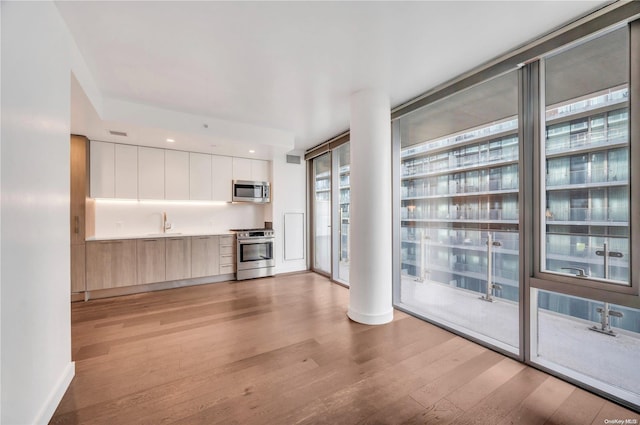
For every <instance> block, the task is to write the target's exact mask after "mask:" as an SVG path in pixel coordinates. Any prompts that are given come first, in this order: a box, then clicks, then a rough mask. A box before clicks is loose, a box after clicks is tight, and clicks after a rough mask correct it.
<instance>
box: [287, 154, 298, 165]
mask: <svg viewBox="0 0 640 425" xmlns="http://www.w3.org/2000/svg"><path fill="white" fill-rule="evenodd" d="M287 163H288V164H300V155H287Z"/></svg>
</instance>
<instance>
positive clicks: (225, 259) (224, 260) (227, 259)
mask: <svg viewBox="0 0 640 425" xmlns="http://www.w3.org/2000/svg"><path fill="white" fill-rule="evenodd" d="M235 263H236V259H235V255H233V254H224V255H221V256H220V265H223V264H231V265H234V264H235Z"/></svg>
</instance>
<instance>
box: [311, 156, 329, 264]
mask: <svg viewBox="0 0 640 425" xmlns="http://www.w3.org/2000/svg"><path fill="white" fill-rule="evenodd" d="M312 164H313V182H312V184H313V200H312V203H313V232H312V233H313V238H312V240H313V269H314V270H315V271H318V272H321V273H324V274H330V273H331V152H327V153H325V154H324V155H321V156H319V157H317V158H314V159H313V160H312Z"/></svg>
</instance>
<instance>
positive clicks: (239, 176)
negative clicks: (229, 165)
mask: <svg viewBox="0 0 640 425" xmlns="http://www.w3.org/2000/svg"><path fill="white" fill-rule="evenodd" d="M233 180H252V179H251V160H250V159H248V158H233Z"/></svg>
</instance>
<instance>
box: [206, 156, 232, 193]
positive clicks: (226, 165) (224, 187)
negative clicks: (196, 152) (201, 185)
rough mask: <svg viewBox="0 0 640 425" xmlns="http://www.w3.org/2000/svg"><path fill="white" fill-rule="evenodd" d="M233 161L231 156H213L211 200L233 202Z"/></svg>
mask: <svg viewBox="0 0 640 425" xmlns="http://www.w3.org/2000/svg"><path fill="white" fill-rule="evenodd" d="M232 180H233V161H232V158H231V157H230V156H218V155H212V156H211V193H212V196H211V199H212V200H214V201H223V202H231V181H232Z"/></svg>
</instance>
